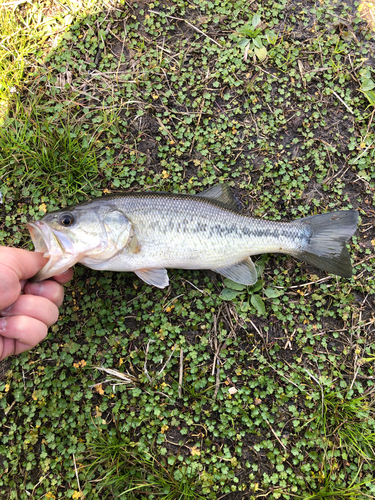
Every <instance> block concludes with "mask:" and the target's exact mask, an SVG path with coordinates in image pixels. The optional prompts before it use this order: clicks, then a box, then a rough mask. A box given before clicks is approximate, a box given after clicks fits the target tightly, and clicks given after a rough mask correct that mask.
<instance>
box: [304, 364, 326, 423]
mask: <svg viewBox="0 0 375 500" xmlns="http://www.w3.org/2000/svg"><path fill="white" fill-rule="evenodd" d="M305 372H306V373H307V374H308V375H309V376H310V377H311V378H312V379H313V380H315V382H316V383H317V384H318V386H319V387H320V392H321V396H322V418H324V392H323V387H322V386H321V384H320V382H319V380H318V379H317V378H316V377H314V375H312V374H311V373H310V372H309V371H308V370H306V368H305Z"/></svg>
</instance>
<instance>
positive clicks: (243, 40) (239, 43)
mask: <svg viewBox="0 0 375 500" xmlns="http://www.w3.org/2000/svg"><path fill="white" fill-rule="evenodd" d="M249 42H250V40H249V39H248V38H242V39H241V40H240V41H239V42H238V43H237V45H238V46H239V47H246V45H247V44H248V43H249Z"/></svg>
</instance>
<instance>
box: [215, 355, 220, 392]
mask: <svg viewBox="0 0 375 500" xmlns="http://www.w3.org/2000/svg"><path fill="white" fill-rule="evenodd" d="M216 364H217V366H216V381H215V392H214V399H216V396H217V393H218V391H219V386H220V368H219V364H220V361H219V360H217V361H216Z"/></svg>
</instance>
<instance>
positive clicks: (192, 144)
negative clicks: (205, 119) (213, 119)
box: [189, 99, 205, 156]
mask: <svg viewBox="0 0 375 500" xmlns="http://www.w3.org/2000/svg"><path fill="white" fill-rule="evenodd" d="M204 103H205V100H204V99H203V102H202V106H201V110H200V112H199V116H198V122H197V126H196V127H195V131H194V137H193V140H192V141H191V148H190V151H189V156H190V155H191V152H192V151H193V147H194V142H195V134H196V132H197V129H198V127H199V123H200V121H201V118H202V112H203V107H204Z"/></svg>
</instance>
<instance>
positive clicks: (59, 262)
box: [26, 221, 79, 282]
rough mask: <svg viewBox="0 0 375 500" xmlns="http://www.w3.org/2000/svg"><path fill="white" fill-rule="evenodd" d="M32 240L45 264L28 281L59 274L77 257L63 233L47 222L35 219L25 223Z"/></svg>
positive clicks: (70, 265)
mask: <svg viewBox="0 0 375 500" xmlns="http://www.w3.org/2000/svg"><path fill="white" fill-rule="evenodd" d="M26 227H27V229H28V230H29V232H30V236H31V239H32V241H33V244H34V247H35V251H36V252H40V253H43V257H45V258H46V259H48V262H47V264H46V265H45V266H44V267H43V268H42V269H41V270H40V271H39V272H38V273H37V274H36V275H35V276H33V277H32V278H31V280H30V281H34V282H35V281H42V280H45V279H48V278H51V277H52V276H56V275H57V274H61V273H63V272H65V271H67V270H68V269H69V268H70V267H72V266H73V265H74V264H75V263H76V262H77V261H78V259H79V257H77V256H76V255H75V254H74V252H73V248H72V244H71V242H70V241H69V240H68V239H67V238H66V237H65V235H62V234H60V233H59V234H58V232H57V231H54V230H52V229H51V228H50V227H49V226H48V224H46V223H44V222H41V221H37V222H29V223H28V224H26Z"/></svg>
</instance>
